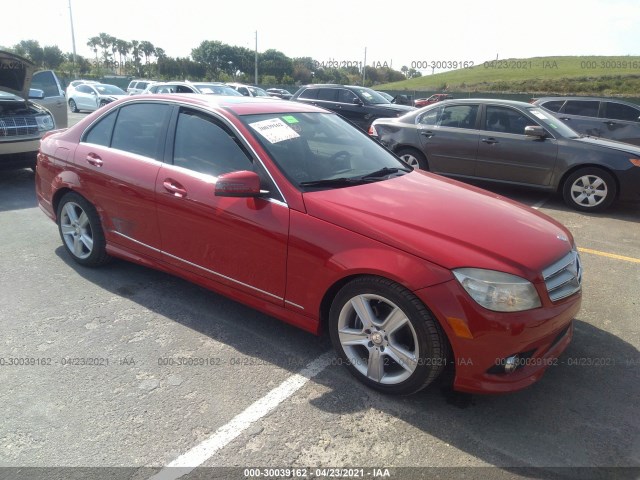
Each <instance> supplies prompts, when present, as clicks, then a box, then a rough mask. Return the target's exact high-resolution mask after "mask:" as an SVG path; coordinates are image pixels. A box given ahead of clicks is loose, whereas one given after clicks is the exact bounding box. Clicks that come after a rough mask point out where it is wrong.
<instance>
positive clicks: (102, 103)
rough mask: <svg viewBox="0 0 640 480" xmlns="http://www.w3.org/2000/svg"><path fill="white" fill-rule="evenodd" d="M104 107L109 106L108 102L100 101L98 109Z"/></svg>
mask: <svg viewBox="0 0 640 480" xmlns="http://www.w3.org/2000/svg"><path fill="white" fill-rule="evenodd" d="M105 105H109V102H107V101H106V100H100V108H102V107H104V106H105Z"/></svg>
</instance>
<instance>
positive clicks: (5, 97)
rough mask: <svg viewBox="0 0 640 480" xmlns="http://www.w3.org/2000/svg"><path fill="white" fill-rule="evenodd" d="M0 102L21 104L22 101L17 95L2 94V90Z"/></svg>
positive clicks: (0, 91)
mask: <svg viewBox="0 0 640 480" xmlns="http://www.w3.org/2000/svg"><path fill="white" fill-rule="evenodd" d="M0 100H12V101H13V100H20V101H21V102H22V101H24V100H22V98H21V97H18V96H17V95H14V94H13V93H9V92H3V91H2V90H0Z"/></svg>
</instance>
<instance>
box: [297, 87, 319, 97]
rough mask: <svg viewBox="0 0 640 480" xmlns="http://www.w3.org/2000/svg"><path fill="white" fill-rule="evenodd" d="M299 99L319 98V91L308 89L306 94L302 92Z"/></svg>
mask: <svg viewBox="0 0 640 480" xmlns="http://www.w3.org/2000/svg"><path fill="white" fill-rule="evenodd" d="M298 98H318V89H317V88H307V89H306V90H305V91H304V92H302V93H301V94H300V95H299V96H298Z"/></svg>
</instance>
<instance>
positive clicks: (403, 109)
mask: <svg viewBox="0 0 640 480" xmlns="http://www.w3.org/2000/svg"><path fill="white" fill-rule="evenodd" d="M372 106H373V107H377V108H385V109H387V110H390V111H392V112H399V113H407V112H412V111H414V110H415V107H410V106H409V105H399V104H397V103H389V104H385V103H378V104H375V105H372Z"/></svg>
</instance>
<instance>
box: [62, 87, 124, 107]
mask: <svg viewBox="0 0 640 480" xmlns="http://www.w3.org/2000/svg"><path fill="white" fill-rule="evenodd" d="M126 95H127V92H125V91H124V90H122V89H121V88H120V87H116V86H115V85H109V84H107V83H96V84H93V83H92V84H86V83H84V84H82V85H78V86H77V87H76V88H75V89H74V91H73V92H72V93H71V97H70V98H69V108H70V109H71V111H72V112H74V113H75V112H79V111H81V110H85V111H88V112H93V111H94V110H97V109H98V108H100V107H104V106H105V105H107V104H109V103H111V102H113V101H114V100H118V99H119V98H122V97H124V96H126Z"/></svg>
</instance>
